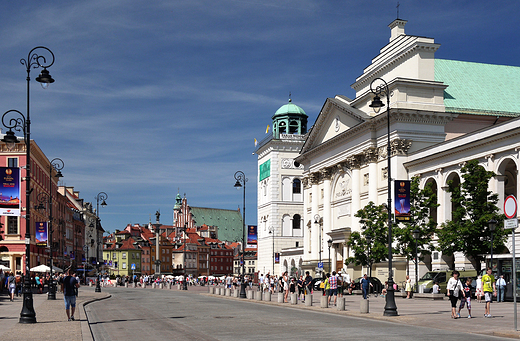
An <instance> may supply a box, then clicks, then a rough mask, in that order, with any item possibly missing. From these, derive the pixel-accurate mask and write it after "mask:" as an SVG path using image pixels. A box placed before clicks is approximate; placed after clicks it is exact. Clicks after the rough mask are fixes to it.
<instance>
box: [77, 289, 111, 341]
mask: <svg viewBox="0 0 520 341" xmlns="http://www.w3.org/2000/svg"><path fill="white" fill-rule="evenodd" d="M110 297H112V295H110V294H106V295H105V296H103V297H96V298H92V299H90V300H88V301H85V302H82V303H81V304H80V305H81V308H82V309H83V314H85V319H82V320H81V338H82V340H83V341H94V338H93V337H92V331H91V330H90V323H89V322H88V316H87V312H86V311H85V306H86V305H87V304H90V303H92V302H96V301H101V300H105V299H108V298H110Z"/></svg>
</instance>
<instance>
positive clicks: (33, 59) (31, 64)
mask: <svg viewBox="0 0 520 341" xmlns="http://www.w3.org/2000/svg"><path fill="white" fill-rule="evenodd" d="M36 50H45V51H46V52H45V54H50V57H51V58H49V59H47V58H45V56H42V55H39V54H38V53H37V52H35V51H36ZM20 63H21V64H22V65H23V66H25V69H26V71H27V78H26V81H27V111H26V116H24V115H23V114H22V113H21V112H20V111H18V110H9V111H7V112H5V113H4V115H3V116H2V124H3V125H4V127H6V128H7V129H9V130H8V131H7V132H6V134H5V136H4V138H3V139H2V142H5V143H6V144H7V145H8V147H9V146H13V145H14V144H15V143H18V142H20V141H19V140H18V138H17V137H16V136H15V135H14V131H13V130H16V131H23V135H24V140H25V151H26V160H25V174H26V175H25V207H26V210H25V279H24V284H23V291H22V293H23V307H22V311H21V313H20V319H19V322H20V323H36V312H35V311H34V302H33V296H32V291H31V275H30V263H31V210H30V207H31V191H32V189H31V118H30V105H29V103H30V101H29V99H30V96H29V90H30V80H31V77H30V74H31V69H37V68H40V67H41V68H43V70H42V71H41V73H40V75H39V76H38V77H36V81H37V82H39V83H41V84H42V87H44V88H45V87H46V86H47V85H48V84H50V83H53V82H54V79H53V78H52V77H51V75H50V74H49V71H48V70H47V68H48V67H51V66H52V65H53V64H54V53H52V51H51V50H49V49H48V48H46V47H44V46H37V47H35V48H33V49H32V50H31V51H29V54H28V55H27V59H25V58H22V59H21V60H20ZM6 115H7V116H8V117H10V118H9V120H8V121H7V122H6V121H5V118H6ZM11 115H15V116H19V117H12V116H11Z"/></svg>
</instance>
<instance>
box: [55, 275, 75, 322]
mask: <svg viewBox="0 0 520 341" xmlns="http://www.w3.org/2000/svg"><path fill="white" fill-rule="evenodd" d="M65 273H66V274H67V276H65V277H64V278H63V279H61V280H60V284H61V288H62V291H63V298H64V300H65V312H66V313H67V318H68V319H69V321H74V312H75V310H76V289H77V288H79V283H78V280H77V279H76V277H74V276H71V271H70V267H69V268H67V269H66V270H65Z"/></svg>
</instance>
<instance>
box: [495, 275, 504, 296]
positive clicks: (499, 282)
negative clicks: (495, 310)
mask: <svg viewBox="0 0 520 341" xmlns="http://www.w3.org/2000/svg"><path fill="white" fill-rule="evenodd" d="M496 288H497V292H498V295H497V302H505V300H504V296H505V293H506V280H505V279H504V275H500V277H499V278H498V279H497V283H496Z"/></svg>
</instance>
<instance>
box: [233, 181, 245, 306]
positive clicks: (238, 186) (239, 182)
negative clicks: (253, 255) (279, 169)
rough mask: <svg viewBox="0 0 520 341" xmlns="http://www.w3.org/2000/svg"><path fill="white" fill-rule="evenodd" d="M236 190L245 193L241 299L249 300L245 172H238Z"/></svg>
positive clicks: (243, 203)
mask: <svg viewBox="0 0 520 341" xmlns="http://www.w3.org/2000/svg"><path fill="white" fill-rule="evenodd" d="M234 176H235V180H236V182H235V186H234V187H235V188H236V189H240V188H241V187H243V193H244V197H243V198H244V199H243V202H242V259H241V262H242V275H241V278H242V280H241V281H240V298H247V295H246V283H245V282H246V281H245V280H246V279H245V273H246V262H245V260H244V257H245V253H246V247H245V246H246V243H245V231H246V182H247V178H246V175H245V174H244V172H242V171H237V172H236V173H235V175H234Z"/></svg>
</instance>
